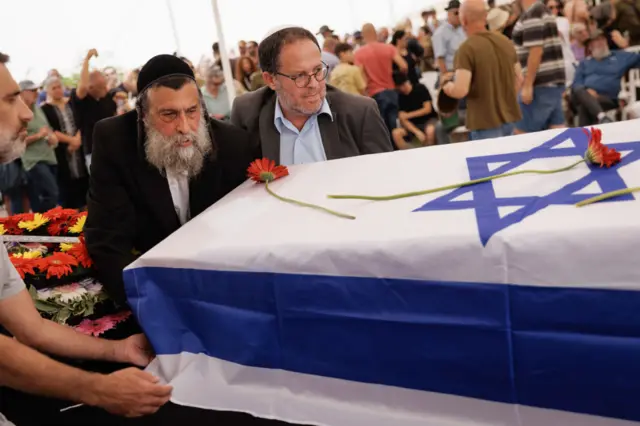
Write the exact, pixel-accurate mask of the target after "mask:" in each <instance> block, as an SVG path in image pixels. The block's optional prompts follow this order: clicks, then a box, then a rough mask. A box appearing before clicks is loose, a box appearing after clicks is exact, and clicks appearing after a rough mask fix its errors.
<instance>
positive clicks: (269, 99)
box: [231, 85, 393, 164]
mask: <svg viewBox="0 0 640 426" xmlns="http://www.w3.org/2000/svg"><path fill="white" fill-rule="evenodd" d="M326 99H327V102H328V103H329V107H330V108H331V114H332V115H333V119H332V118H330V117H328V116H327V115H325V114H322V115H320V116H319V117H318V125H319V127H320V134H321V136H322V145H323V146H324V151H325V153H326V155H327V160H335V159H338V158H345V157H354V156H357V155H364V154H377V153H380V152H389V151H393V145H392V144H391V139H390V138H389V131H388V130H387V127H386V126H385V124H384V121H382V118H381V117H380V112H379V111H378V105H377V104H376V102H375V101H374V100H373V99H371V98H366V97H364V96H358V95H351V94H349V93H344V92H341V91H340V90H338V89H336V88H335V87H332V86H329V85H327V96H326ZM276 100H277V95H276V92H274V91H273V90H271V89H270V88H268V87H263V88H261V89H258V90H256V91H255V92H250V93H246V94H244V95H242V96H238V97H237V98H236V99H235V100H234V103H233V109H232V110H231V122H232V123H233V124H235V125H237V126H239V127H241V128H243V129H246V130H247V131H249V132H250V133H251V134H252V137H253V138H254V140H256V141H258V143H259V144H260V146H261V150H262V151H261V152H262V156H263V157H267V158H269V159H271V160H273V161H275V162H276V164H279V163H280V134H279V133H278V129H277V128H276V126H275V124H273V119H274V117H275V111H276V110H275V108H276Z"/></svg>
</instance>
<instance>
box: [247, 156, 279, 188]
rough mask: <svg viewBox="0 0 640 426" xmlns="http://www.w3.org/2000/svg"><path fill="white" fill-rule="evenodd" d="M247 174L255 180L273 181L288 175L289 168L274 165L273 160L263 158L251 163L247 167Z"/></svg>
mask: <svg viewBox="0 0 640 426" xmlns="http://www.w3.org/2000/svg"><path fill="white" fill-rule="evenodd" d="M247 175H248V177H249V178H251V179H252V180H254V181H256V182H273V181H274V180H276V179H280V178H281V177H284V176H287V175H289V169H287V167H286V166H276V163H275V162H274V161H273V160H269V159H268V158H263V159H260V160H255V161H254V162H253V163H251V165H250V166H249V169H247Z"/></svg>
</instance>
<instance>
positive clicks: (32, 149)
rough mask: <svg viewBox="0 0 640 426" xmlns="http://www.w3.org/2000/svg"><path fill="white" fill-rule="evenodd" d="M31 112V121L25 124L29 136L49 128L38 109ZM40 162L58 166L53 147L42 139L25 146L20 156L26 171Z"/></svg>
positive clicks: (44, 117) (35, 107) (34, 108)
mask: <svg viewBox="0 0 640 426" xmlns="http://www.w3.org/2000/svg"><path fill="white" fill-rule="evenodd" d="M31 110H32V111H33V119H32V120H31V121H30V122H29V124H27V134H28V135H29V136H31V135H35V134H36V133H38V132H39V131H40V129H42V128H43V127H51V126H49V122H48V121H47V117H46V116H45V115H44V112H42V109H40V107H37V106H34V107H33V108H32V109H31ZM40 162H42V163H46V164H52V165H55V164H58V161H57V160H56V153H55V151H54V150H53V147H52V146H50V145H49V143H48V142H47V140H46V139H44V138H42V139H38V140H37V141H35V142H31V143H30V144H29V145H27V149H26V150H25V152H24V154H22V165H23V166H24V169H25V170H26V171H29V170H31V169H32V168H33V167H34V166H35V165H36V164H38V163H40Z"/></svg>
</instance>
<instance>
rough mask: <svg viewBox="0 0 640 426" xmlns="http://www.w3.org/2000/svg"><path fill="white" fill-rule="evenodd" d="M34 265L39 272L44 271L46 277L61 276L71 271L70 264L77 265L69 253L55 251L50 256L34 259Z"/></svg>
mask: <svg viewBox="0 0 640 426" xmlns="http://www.w3.org/2000/svg"><path fill="white" fill-rule="evenodd" d="M36 266H37V268H38V269H39V270H40V272H42V273H45V272H46V274H47V279H49V278H51V277H57V278H62V277H63V276H65V275H69V274H70V273H72V272H73V269H72V266H78V261H77V260H76V258H75V257H73V256H71V255H70V254H67V253H61V252H56V253H53V254H52V255H51V256H47V257H43V258H42V259H36Z"/></svg>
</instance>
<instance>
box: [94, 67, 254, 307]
mask: <svg viewBox="0 0 640 426" xmlns="http://www.w3.org/2000/svg"><path fill="white" fill-rule="evenodd" d="M137 86H138V93H139V96H138V103H137V106H136V110H134V111H131V112H128V113H126V114H124V115H121V116H118V117H113V118H109V119H106V120H103V121H101V122H99V123H98V124H97V125H96V127H95V131H94V148H93V158H92V163H93V164H92V172H91V181H90V189H89V195H88V208H89V215H88V218H87V223H86V226H85V238H86V241H87V247H88V250H89V253H90V255H91V258H92V259H93V261H94V262H95V264H96V268H97V273H98V278H99V279H100V281H101V282H102V284H103V285H104V287H105V289H106V290H107V292H108V293H109V295H110V296H111V298H113V299H114V300H115V301H116V302H118V303H121V304H123V303H125V301H126V298H125V291H124V282H123V279H122V270H123V269H124V268H125V267H126V266H127V265H129V264H130V263H131V262H132V261H133V260H134V259H135V255H134V253H135V252H138V253H144V252H146V251H147V250H149V249H151V248H152V247H153V246H155V245H156V244H158V243H159V242H160V241H162V240H163V239H165V238H166V237H168V236H169V235H170V234H171V233H173V232H174V231H176V230H177V229H178V228H180V226H182V225H183V224H184V223H186V222H187V221H189V220H190V219H191V218H192V217H195V216H196V215H198V214H200V213H201V212H202V211H203V210H205V209H206V208H207V207H209V206H211V205H212V204H213V203H215V202H216V201H218V200H219V199H220V198H222V197H224V196H225V195H226V194H227V193H229V192H230V191H231V190H233V189H234V188H235V187H236V186H238V185H239V184H241V183H242V182H243V181H244V180H245V179H246V169H247V167H248V166H249V164H250V162H251V161H253V160H254V159H255V158H256V156H257V153H258V152H259V150H258V149H257V148H258V147H257V145H256V146H255V147H254V146H253V145H252V144H251V142H250V137H249V134H248V133H246V132H245V131H244V130H242V129H239V128H237V127H235V126H233V125H231V124H227V123H223V122H221V121H216V120H212V119H210V118H209V114H208V113H207V112H206V108H205V106H204V103H203V101H202V97H201V93H200V91H199V90H198V86H197V85H196V81H195V76H194V74H193V71H192V70H191V68H190V67H189V66H188V65H187V64H186V63H185V62H183V61H182V60H180V58H177V57H175V56H172V55H159V56H156V57H154V58H152V59H151V60H149V62H147V64H146V65H145V66H144V67H143V68H142V70H141V71H140V75H139V77H138V84H137ZM177 284H178V283H177Z"/></svg>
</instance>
